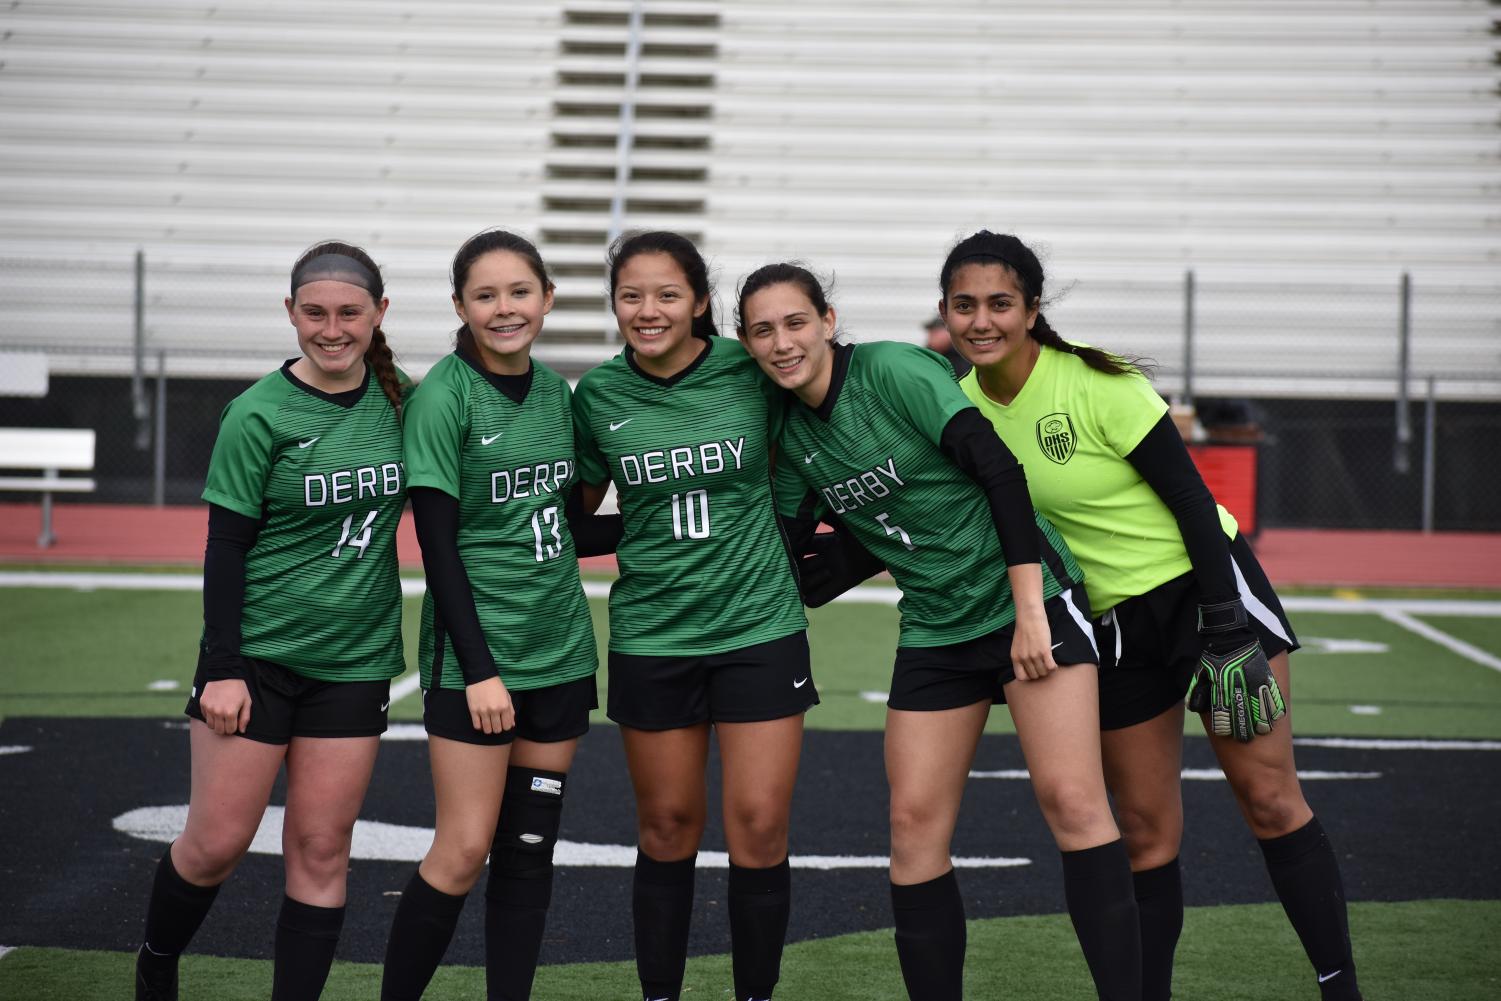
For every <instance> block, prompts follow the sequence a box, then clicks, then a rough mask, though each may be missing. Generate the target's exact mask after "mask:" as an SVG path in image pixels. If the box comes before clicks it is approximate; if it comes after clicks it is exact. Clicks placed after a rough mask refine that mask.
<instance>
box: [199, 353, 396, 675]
mask: <svg viewBox="0 0 1501 1001" xmlns="http://www.w3.org/2000/svg"><path fill="white" fill-rule="evenodd" d="M291 365H292V363H291V362H288V363H287V364H286V365H283V366H282V368H281V370H280V371H276V372H272V373H271V374H270V375H267V376H265V377H264V378H262V379H261V380H260V381H259V382H257V383H256V384H255V385H253V386H251V387H250V388H249V389H247V390H246V391H245V392H243V393H241V394H240V395H239V396H237V397H235V399H234V400H232V401H231V402H230V404H229V406H227V407H225V408H224V414H223V416H222V417H221V418H220V421H219V437H218V439H217V440H216V441H215V442H214V454H213V458H211V459H210V460H209V468H208V482H207V483H206V484H205V485H204V488H203V499H204V500H206V501H208V502H209V503H210V504H218V505H219V506H220V507H225V508H228V509H229V510H231V511H234V512H236V513H238V514H242V515H244V516H245V517H247V518H255V519H256V520H258V521H259V522H260V532H259V534H258V535H257V536H256V540H255V545H253V546H252V547H251V548H250V552H249V553H248V554H247V555H246V558H245V599H244V603H243V605H242V612H241V618H240V652H241V653H243V654H246V655H248V656H252V657H259V658H261V659H263V660H269V661H272V662H273V663H277V664H281V665H283V666H284V667H287V668H290V669H291V670H293V671H295V672H296V673H298V674H301V675H305V676H307V677H309V678H316V679H318V680H320V681H379V680H382V679H385V678H393V677H395V676H396V675H398V674H400V673H401V672H402V671H403V670H405V669H406V667H405V664H404V663H403V658H402V645H401V579H400V576H399V575H398V573H397V567H396V523H397V522H398V521H399V520H400V518H401V510H402V507H403V506H404V505H405V504H406V484H405V476H404V473H403V470H402V465H401V423H400V421H399V420H398V419H397V416H396V410H395V408H393V407H392V406H391V403H390V401H389V400H387V399H386V396H385V394H384V393H382V392H381V389H380V385H379V383H377V382H376V380H375V378H374V377H373V375H372V374H371V373H370V372H369V370H368V369H367V370H366V375H365V383H364V385H363V386H362V387H361V388H360V389H358V390H354V391H352V392H349V393H338V394H329V393H324V392H321V391H319V390H317V389H314V388H313V387H311V386H309V385H307V384H305V383H303V382H302V381H300V380H299V379H297V378H296V377H295V376H293V375H292V373H291ZM402 378H403V380H404V379H405V376H402Z"/></svg>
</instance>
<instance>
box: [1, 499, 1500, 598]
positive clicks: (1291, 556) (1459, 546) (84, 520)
mask: <svg viewBox="0 0 1501 1001" xmlns="http://www.w3.org/2000/svg"><path fill="white" fill-rule="evenodd" d="M41 520H42V519H41V508H40V507H39V505H36V504H0V562H5V563H34V564H49V565H51V564H57V565H59V566H62V565H67V564H101V563H117V564H134V565H139V564H167V565H172V564H177V565H183V566H194V565H198V564H201V563H202V561H203V539H204V532H205V529H206V527H207V525H208V509H207V508H206V507H203V506H190V507H163V508H154V507H143V506H133V505H121V504H76V503H73V504H70V503H58V504H56V505H54V507H53V529H54V531H55V532H56V534H57V542H56V543H55V544H54V545H53V546H52V547H51V548H50V549H40V548H38V547H37V542H36V540H37V535H38V534H39V531H40V528H41ZM396 541H397V551H398V552H399V553H400V556H401V565H402V566H403V567H413V568H415V567H420V566H421V565H422V560H421V554H420V553H419V551H418V549H417V534H416V532H415V531H414V530H413V528H412V519H411V515H410V513H408V514H407V515H406V516H405V517H403V518H402V521H401V528H400V529H399V531H398V533H397V540H396ZM1256 554H1257V555H1258V556H1259V557H1260V559H1261V562H1262V565H1263V566H1264V567H1265V568H1266V572H1267V576H1269V577H1270V578H1271V579H1272V582H1273V583H1274V584H1282V585H1330V586H1343V587H1434V588H1439V587H1444V588H1498V589H1501V534H1493V533H1480V532H1435V533H1433V534H1431V535H1424V534H1422V533H1421V532H1351V531H1340V530H1334V529H1304V528H1297V529H1293V528H1281V529H1277V528H1269V529H1266V530H1264V531H1263V532H1262V533H1261V535H1260V537H1259V538H1258V539H1257V540H1256ZM584 565H585V566H586V567H589V568H598V569H606V570H609V569H613V568H614V560H613V558H611V557H602V558H598V559H591V560H585V561H584Z"/></svg>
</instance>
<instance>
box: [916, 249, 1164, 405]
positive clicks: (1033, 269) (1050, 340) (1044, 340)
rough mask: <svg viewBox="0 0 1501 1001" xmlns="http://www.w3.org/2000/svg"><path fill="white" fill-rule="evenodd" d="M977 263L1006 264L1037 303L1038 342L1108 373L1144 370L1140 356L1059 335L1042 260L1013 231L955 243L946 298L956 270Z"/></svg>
mask: <svg viewBox="0 0 1501 1001" xmlns="http://www.w3.org/2000/svg"><path fill="white" fill-rule="evenodd" d="M975 263H979V264H999V265H1000V266H1001V267H1003V268H1005V269H1006V270H1007V271H1009V272H1010V273H1011V276H1012V277H1013V278H1015V279H1016V283H1017V285H1018V286H1019V287H1020V288H1021V292H1022V298H1023V299H1025V300H1026V306H1027V307H1028V308H1031V307H1032V306H1033V305H1034V304H1035V305H1036V306H1037V320H1036V322H1035V323H1033V324H1032V329H1031V330H1030V331H1028V335H1029V336H1030V337H1031V338H1032V339H1033V340H1034V341H1036V342H1037V343H1039V344H1043V345H1046V346H1047V347H1050V348H1053V349H1054V350H1057V351H1062V352H1064V353H1066V354H1071V355H1077V356H1078V358H1079V360H1080V361H1082V362H1084V364H1086V365H1088V366H1089V367H1090V368H1092V369H1095V370H1096V371H1099V372H1104V373H1105V374H1106V375H1126V374H1127V373H1130V372H1140V371H1141V359H1139V358H1123V357H1121V356H1120V355H1116V354H1111V353H1110V352H1109V351H1102V350H1100V349H1099V348H1092V347H1085V346H1083V345H1081V344H1071V343H1069V342H1068V341H1065V340H1064V339H1063V338H1062V337H1060V336H1059V335H1058V332H1057V331H1056V330H1054V329H1053V328H1052V326H1051V325H1050V324H1049V323H1048V320H1047V317H1045V316H1043V315H1042V289H1043V281H1044V277H1045V276H1044V275H1043V272H1042V262H1041V261H1039V260H1038V259H1037V255H1036V254H1034V253H1033V252H1032V248H1030V247H1028V246H1027V245H1026V244H1025V243H1023V242H1022V241H1021V240H1019V239H1017V238H1016V237H1014V236H1011V235H1010V234H997V233H992V232H991V231H990V230H988V229H982V230H980V231H979V232H978V233H975V234H973V235H972V236H967V237H965V238H964V239H962V240H960V241H959V242H958V243H957V244H955V245H954V249H953V250H950V251H949V255H948V257H946V258H944V260H943V269H942V270H941V271H939V272H938V288H939V290H940V291H941V292H942V293H943V298H944V299H945V300H947V299H948V297H949V284H950V283H951V282H952V281H953V280H954V272H955V271H958V270H959V268H960V267H962V266H963V265H965V264H975Z"/></svg>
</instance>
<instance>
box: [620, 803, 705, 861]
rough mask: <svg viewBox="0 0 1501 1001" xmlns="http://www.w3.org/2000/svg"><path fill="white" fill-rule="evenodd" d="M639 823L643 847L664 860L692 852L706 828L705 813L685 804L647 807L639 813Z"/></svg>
mask: <svg viewBox="0 0 1501 1001" xmlns="http://www.w3.org/2000/svg"><path fill="white" fill-rule="evenodd" d="M636 823H637V830H638V834H639V837H640V840H641V850H642V851H644V852H645V853H646V854H647V855H649V856H650V857H652V858H654V859H662V860H664V861H666V860H671V859H677V858H684V857H686V856H688V855H690V854H692V853H693V852H694V851H696V850H697V849H698V842H699V839H700V838H701V837H702V835H703V832H704V818H703V815H702V814H701V813H699V812H697V811H696V810H693V809H690V808H686V807H665V808H657V809H652V810H649V811H644V812H642V813H640V814H639V815H638V817H637V821H636Z"/></svg>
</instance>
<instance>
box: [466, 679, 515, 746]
mask: <svg viewBox="0 0 1501 1001" xmlns="http://www.w3.org/2000/svg"><path fill="white" fill-rule="evenodd" d="M464 698H465V699H466V700H467V701H468V703H469V722H470V723H472V724H474V728H475V729H476V730H482V731H484V732H485V733H502V732H504V731H506V730H509V729H510V728H511V727H513V726H515V725H516V708H515V706H513V705H512V704H511V693H510V692H508V691H506V686H505V682H503V681H501V680H500V678H499V677H495V678H486V679H485V680H484V681H476V682H475V683H474V684H472V685H469V686H467V687H465V689H464Z"/></svg>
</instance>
